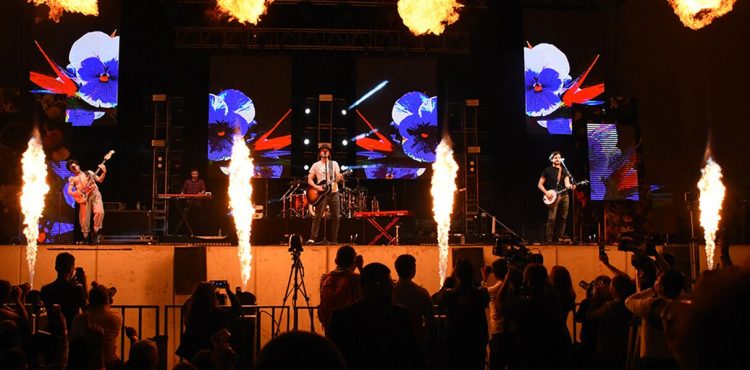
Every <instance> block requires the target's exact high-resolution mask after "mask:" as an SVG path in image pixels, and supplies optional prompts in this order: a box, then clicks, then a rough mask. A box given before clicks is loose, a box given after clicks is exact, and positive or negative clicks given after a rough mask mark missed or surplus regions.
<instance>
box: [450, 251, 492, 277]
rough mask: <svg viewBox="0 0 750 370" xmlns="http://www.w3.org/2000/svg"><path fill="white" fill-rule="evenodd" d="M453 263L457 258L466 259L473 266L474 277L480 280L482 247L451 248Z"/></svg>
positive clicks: (482, 256)
mask: <svg viewBox="0 0 750 370" xmlns="http://www.w3.org/2000/svg"><path fill="white" fill-rule="evenodd" d="M451 251H452V252H453V265H454V266H455V265H456V262H457V261H458V260H467V261H469V262H470V263H471V266H472V267H474V277H475V278H476V279H477V281H482V267H484V265H485V263H484V250H483V249H482V248H453V249H451Z"/></svg>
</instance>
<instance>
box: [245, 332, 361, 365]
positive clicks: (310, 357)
mask: <svg viewBox="0 0 750 370" xmlns="http://www.w3.org/2000/svg"><path fill="white" fill-rule="evenodd" d="M299 369H307V370H346V369H347V366H346V362H345V361H344V357H343V356H342V355H341V352H339V349H338V348H336V346H335V345H334V344H333V343H332V342H331V341H330V340H328V339H326V338H325V337H322V336H320V335H317V334H313V333H308V332H304V331H292V332H288V333H284V334H282V335H280V336H278V337H276V338H274V339H272V340H271V341H270V342H268V344H266V345H265V346H264V347H263V349H262V350H261V351H260V354H259V355H258V360H257V361H256V362H255V367H254V370H299Z"/></svg>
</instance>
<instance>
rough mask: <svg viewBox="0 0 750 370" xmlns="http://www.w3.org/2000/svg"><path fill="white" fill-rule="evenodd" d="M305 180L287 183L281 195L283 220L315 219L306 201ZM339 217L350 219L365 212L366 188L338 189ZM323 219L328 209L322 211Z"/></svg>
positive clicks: (342, 187) (310, 206)
mask: <svg viewBox="0 0 750 370" xmlns="http://www.w3.org/2000/svg"><path fill="white" fill-rule="evenodd" d="M306 189H307V181H306V179H295V180H292V181H291V182H290V183H289V189H287V191H286V193H284V195H282V197H281V202H282V217H284V218H287V217H289V218H306V217H315V212H316V209H315V207H313V206H312V204H309V203H308V201H307V194H306V193H305V192H306ZM339 196H340V197H341V198H340V202H339V203H340V204H341V217H343V218H352V217H353V216H354V213H355V212H361V211H367V210H368V209H367V197H368V196H367V188H365V187H363V186H359V185H357V186H355V187H353V188H349V187H347V186H346V185H343V186H341V188H340V189H339ZM324 212H325V213H324V214H323V217H326V216H327V215H328V209H327V208H326V210H325V211H324Z"/></svg>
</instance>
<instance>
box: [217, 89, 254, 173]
mask: <svg viewBox="0 0 750 370" xmlns="http://www.w3.org/2000/svg"><path fill="white" fill-rule="evenodd" d="M254 118H255V105H254V104H253V101H252V100H251V99H250V98H248V97H247V95H245V93H243V92H242V91H240V90H234V89H230V90H224V91H222V92H220V93H218V94H216V95H214V94H208V160H210V161H224V160H228V159H229V157H230V156H231V154H232V136H233V135H234V133H235V132H236V131H237V132H239V134H240V135H243V136H244V135H245V134H247V130H248V129H249V128H250V126H252V125H255V121H254V120H253V119H254Z"/></svg>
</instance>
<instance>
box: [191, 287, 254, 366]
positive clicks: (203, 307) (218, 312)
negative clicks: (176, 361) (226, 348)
mask: <svg viewBox="0 0 750 370" xmlns="http://www.w3.org/2000/svg"><path fill="white" fill-rule="evenodd" d="M230 286H231V285H229V284H228V283H227V284H226V287H225V288H224V292H225V293H226V295H227V297H229V302H230V303H231V308H230V309H229V310H225V309H223V308H222V307H220V306H219V301H218V299H217V297H216V295H217V292H216V288H215V287H214V285H213V284H212V283H209V282H202V283H199V284H198V285H196V286H195V289H194V290H193V294H192V295H191V296H190V298H189V299H188V301H187V302H185V306H184V307H185V317H186V319H185V332H184V333H183V334H182V336H181V337H180V346H179V347H178V348H177V352H176V353H177V355H178V356H180V357H182V358H193V356H194V355H195V354H196V353H198V351H200V350H202V349H207V350H211V349H213V345H212V343H211V338H212V336H213V335H214V334H216V333H217V332H219V331H221V330H222V329H224V328H227V327H229V325H230V324H231V321H232V320H234V319H236V318H237V317H239V316H240V314H241V305H240V302H239V300H238V299H237V297H236V296H235V295H234V293H232V290H231V289H230V288H229V287H230Z"/></svg>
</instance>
